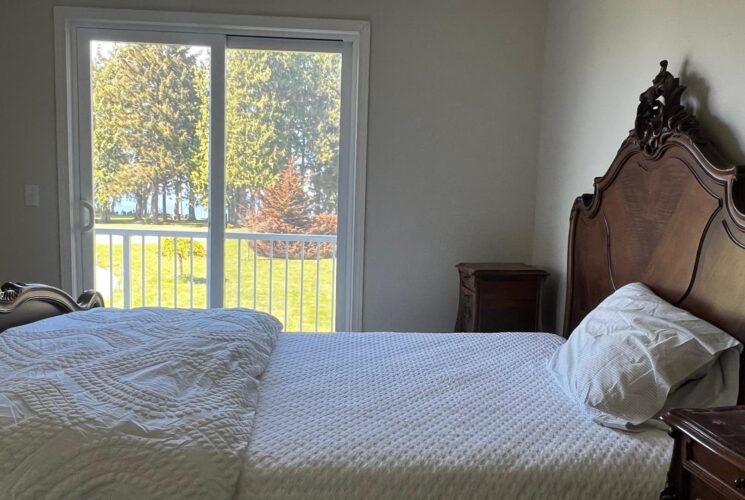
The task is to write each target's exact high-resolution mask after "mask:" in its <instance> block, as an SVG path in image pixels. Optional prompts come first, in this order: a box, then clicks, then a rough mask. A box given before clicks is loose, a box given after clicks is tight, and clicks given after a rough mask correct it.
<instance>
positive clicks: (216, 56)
mask: <svg viewBox="0 0 745 500" xmlns="http://www.w3.org/2000/svg"><path fill="white" fill-rule="evenodd" d="M225 48H226V37H220V41H216V42H214V43H212V44H211V49H210V161H209V188H208V189H209V201H208V206H209V235H208V243H207V244H208V252H207V255H208V270H207V275H208V276H207V286H208V290H209V292H208V294H209V300H208V305H209V307H223V291H224V284H225V208H224V207H225Z"/></svg>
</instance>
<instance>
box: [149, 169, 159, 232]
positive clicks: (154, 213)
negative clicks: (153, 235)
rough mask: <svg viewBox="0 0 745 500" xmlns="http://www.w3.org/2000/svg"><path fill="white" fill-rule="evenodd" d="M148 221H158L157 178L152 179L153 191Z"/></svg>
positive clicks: (154, 222) (155, 222)
mask: <svg viewBox="0 0 745 500" xmlns="http://www.w3.org/2000/svg"><path fill="white" fill-rule="evenodd" d="M150 222H152V223H153V224H157V223H158V179H153V192H152V197H151V198H150Z"/></svg>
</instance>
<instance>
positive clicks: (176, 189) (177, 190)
mask: <svg viewBox="0 0 745 500" xmlns="http://www.w3.org/2000/svg"><path fill="white" fill-rule="evenodd" d="M173 194H174V204H173V218H174V219H175V220H177V221H180V220H181V182H180V181H178V180H177V181H176V183H175V184H174V186H173Z"/></svg>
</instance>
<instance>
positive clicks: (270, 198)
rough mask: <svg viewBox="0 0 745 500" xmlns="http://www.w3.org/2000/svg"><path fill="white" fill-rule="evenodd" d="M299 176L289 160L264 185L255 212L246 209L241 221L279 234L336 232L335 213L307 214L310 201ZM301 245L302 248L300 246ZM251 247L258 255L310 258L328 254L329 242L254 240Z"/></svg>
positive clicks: (261, 230) (301, 177) (263, 230)
mask: <svg viewBox="0 0 745 500" xmlns="http://www.w3.org/2000/svg"><path fill="white" fill-rule="evenodd" d="M303 185H304V182H303V176H302V175H301V174H300V173H299V172H298V171H297V170H296V169H295V166H294V165H293V164H292V163H290V164H288V165H287V167H286V168H285V169H284V170H283V171H282V173H281V174H280V175H279V177H278V178H277V180H276V181H275V182H274V183H273V184H272V185H271V186H269V187H268V188H267V189H266V192H265V193H264V195H263V196H262V198H261V208H260V209H259V210H258V211H257V212H253V211H248V212H247V214H246V220H245V223H246V224H247V225H249V226H251V227H252V228H253V230H254V231H258V232H265V233H282V234H305V233H312V234H336V214H330V213H322V214H317V215H312V214H311V206H312V202H311V200H310V198H309V197H308V195H307V193H306V192H305V190H304V189H303ZM303 247H304V248H303ZM254 250H255V251H256V252H258V253H259V254H261V255H264V256H267V255H269V254H270V253H274V254H275V255H284V254H285V252H287V255H288V257H293V258H297V257H307V258H313V257H315V255H316V254H317V253H318V252H319V251H320V252H321V253H322V256H324V257H328V256H330V255H331V252H332V251H333V250H332V248H331V245H328V244H321V245H318V244H316V243H301V242H297V241H295V242H289V243H287V242H282V241H275V242H274V243H272V242H268V241H257V242H255V243H254Z"/></svg>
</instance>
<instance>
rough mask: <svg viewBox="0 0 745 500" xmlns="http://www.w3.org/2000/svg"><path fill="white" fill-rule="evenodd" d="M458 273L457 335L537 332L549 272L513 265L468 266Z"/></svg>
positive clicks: (540, 329)
mask: <svg viewBox="0 0 745 500" xmlns="http://www.w3.org/2000/svg"><path fill="white" fill-rule="evenodd" d="M456 267H457V268H458V272H459V273H460V301H459V305H458V318H457V320H456V322H455V331H456V332H539V331H542V330H543V318H542V313H541V311H542V304H541V301H542V296H543V285H544V283H545V282H546V278H547V277H548V273H547V272H546V271H545V270H543V269H539V268H537V267H532V266H527V265H525V264H512V263H468V262H464V263H461V264H458V265H457V266H456Z"/></svg>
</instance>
